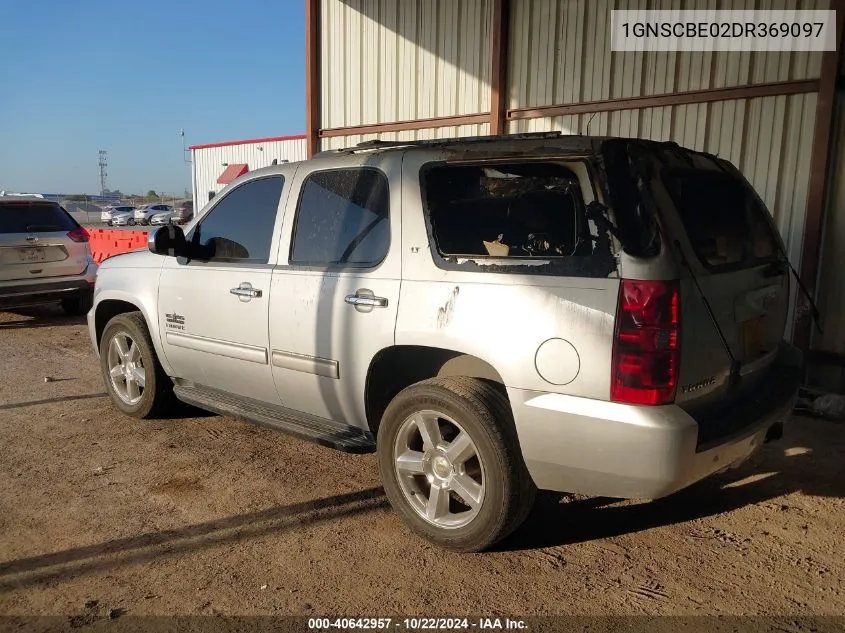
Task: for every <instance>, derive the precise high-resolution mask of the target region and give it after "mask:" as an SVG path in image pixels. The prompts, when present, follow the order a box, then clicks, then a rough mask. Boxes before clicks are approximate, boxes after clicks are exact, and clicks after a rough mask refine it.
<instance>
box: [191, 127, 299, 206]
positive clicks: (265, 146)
mask: <svg viewBox="0 0 845 633" xmlns="http://www.w3.org/2000/svg"><path fill="white" fill-rule="evenodd" d="M305 149H306V140H305V139H292V140H285V141H266V142H260V143H240V144H237V145H224V146H221V147H206V148H200V149H195V150H193V151H192V152H191V155H192V159H193V170H194V173H193V181H194V200H195V204H196V208H197V209H199V208H201V207H202V206H203V205H204V204H205V203H206V202H208V192H210V191H214V192H215V193H216V192H218V191H220V190H221V189H222V188H223V185H220V184H217V178H218V177H219V176H220V174H221V173H223V170H225V169H226V167H225V166H224V165H223V163H229V164H230V165H231V164H233V163H246V164H247V165H249V169H250V170H255V169H259V168H261V167H267V166H269V165H271V164H272V163H273V159H277V160H278V161H279V162H280V163H281V162H282V161H284V160H287V161H288V162H294V161H297V160H305V158H306V151H305Z"/></svg>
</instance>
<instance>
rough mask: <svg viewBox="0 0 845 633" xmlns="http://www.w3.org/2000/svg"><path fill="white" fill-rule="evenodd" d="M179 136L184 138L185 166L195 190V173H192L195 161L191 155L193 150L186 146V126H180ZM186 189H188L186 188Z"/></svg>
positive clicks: (183, 156)
mask: <svg viewBox="0 0 845 633" xmlns="http://www.w3.org/2000/svg"><path fill="white" fill-rule="evenodd" d="M179 136H180V137H181V138H182V160H183V161H184V162H185V166H186V167H187V168H188V180H189V181H190V183H191V190H192V191H193V188H194V179H193V175H192V174H191V163H192V162H193V161H192V158H193V157H192V156H191V150H189V149H188V148H187V147H185V128H179ZM185 191H188V190H187V189H185ZM185 197H187V196H185Z"/></svg>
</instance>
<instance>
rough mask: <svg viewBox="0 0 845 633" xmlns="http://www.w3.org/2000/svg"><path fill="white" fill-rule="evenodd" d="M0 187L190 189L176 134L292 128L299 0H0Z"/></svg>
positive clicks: (299, 84) (301, 110)
mask: <svg viewBox="0 0 845 633" xmlns="http://www.w3.org/2000/svg"><path fill="white" fill-rule="evenodd" d="M0 34H2V36H0V86H2V95H3V96H2V99H0V103H2V106H0V190H2V189H8V190H11V191H40V192H44V193H75V192H84V193H97V192H98V191H99V188H100V180H99V168H98V166H97V161H98V156H97V151H98V150H100V149H105V150H107V151H108V162H109V169H108V171H109V175H108V186H109V188H111V189H118V188H119V189H120V190H121V191H123V192H124V193H146V191H147V190H148V189H156V190H157V191H165V192H179V193H181V192H182V191H183V190H184V189H186V188H187V189H188V190H190V188H191V181H190V171H189V166H188V165H186V164H185V163H184V162H183V160H182V142H181V140H180V138H179V129H180V128H184V129H185V140H186V141H187V143H186V144H188V145H190V144H198V143H211V142H217V141H226V140H237V139H244V138H251V137H262V136H275V135H284V134H298V133H302V132H303V131H304V129H305V17H304V2H302V0H263V1H261V0H228V1H227V2H223V1H221V0H141V1H138V0H0Z"/></svg>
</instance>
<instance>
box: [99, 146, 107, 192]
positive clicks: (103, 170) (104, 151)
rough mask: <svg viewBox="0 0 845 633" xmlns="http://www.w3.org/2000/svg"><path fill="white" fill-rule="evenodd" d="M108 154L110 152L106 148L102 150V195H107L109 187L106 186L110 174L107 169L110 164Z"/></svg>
mask: <svg viewBox="0 0 845 633" xmlns="http://www.w3.org/2000/svg"><path fill="white" fill-rule="evenodd" d="M106 154H108V152H107V151H106V150H104V149H101V150H100V195H101V196H104V195H106V191H107V190H108V187H107V186H106V176H108V175H109V174H108V171H106V169H107V168H108V166H109V163H108V160H107V159H106Z"/></svg>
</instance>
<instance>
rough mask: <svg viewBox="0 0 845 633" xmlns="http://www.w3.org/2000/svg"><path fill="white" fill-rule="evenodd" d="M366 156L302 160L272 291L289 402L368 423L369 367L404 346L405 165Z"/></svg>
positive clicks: (281, 385)
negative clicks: (348, 161)
mask: <svg viewBox="0 0 845 633" xmlns="http://www.w3.org/2000/svg"><path fill="white" fill-rule="evenodd" d="M364 160H366V161H367V162H368V163H369V164H366V165H364V164H361V165H358V166H354V165H350V166H348V167H345V168H342V169H326V168H325V167H324V166H323V164H322V163H321V162H320V161H308V162H306V163H303V164H302V166H301V167H300V168H299V171H298V172H297V175H296V186H295V189H294V190H295V191H299V196H298V199H297V200H296V205H295V207H296V208H295V214H290V213H289V214H287V219H286V222H285V231H284V237H283V239H282V247H281V252H280V257H279V263H280V266H278V267H277V268H276V269H275V270H274V271H273V289H272V292H271V299H270V302H271V304H270V313H271V314H272V315H273V318H272V319H271V320H270V347H271V354H272V365H273V375H274V377H275V381H276V386H277V388H278V390H279V395H280V398H281V401H282V404H283V405H284V406H286V407H288V408H290V409H294V410H297V411H302V412H305V413H310V414H312V415H316V416H319V417H322V418H327V419H330V420H333V421H335V422H342V423H346V424H348V425H350V426H357V427H361V428H366V426H367V420H366V412H365V411H364V404H363V403H364V389H365V382H366V376H367V369H368V368H369V364H370V361H371V360H372V359H373V358H374V357H375V356H376V354H377V353H378V352H379V351H380V350H382V349H384V348H386V347H390V346H392V345H393V344H394V340H395V329H396V314H397V307H398V304H399V287H400V283H401V282H400V278H401V275H400V272H401V250H400V246H401V232H400V228H401V227H400V205H401V198H400V191H401V188H400V187H399V184H398V183H400V182H401V179H400V175H401V174H400V171H399V168H400V165H401V163H399V161H395V162H389V163H387V164H386V165H382V164H380V163H383V162H384V161H379V160H378V159H373V158H370V157H367V158H365V159H362V160H361V162H362V163H363V162H364ZM392 183H396V186H391V184H392Z"/></svg>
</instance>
